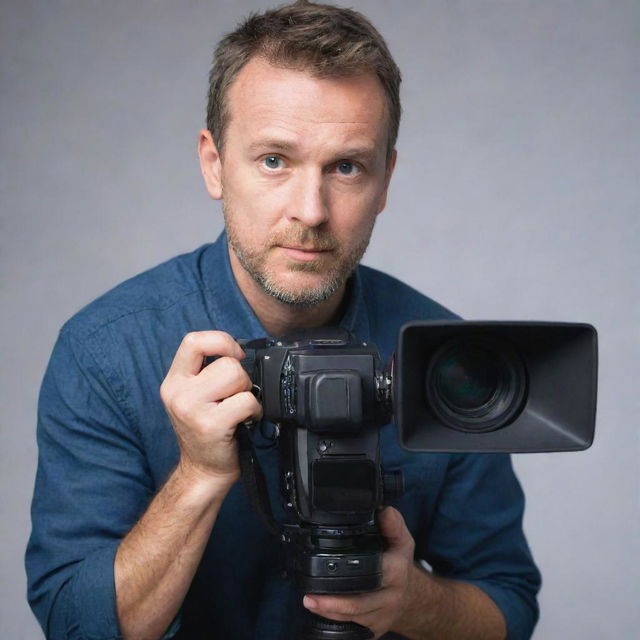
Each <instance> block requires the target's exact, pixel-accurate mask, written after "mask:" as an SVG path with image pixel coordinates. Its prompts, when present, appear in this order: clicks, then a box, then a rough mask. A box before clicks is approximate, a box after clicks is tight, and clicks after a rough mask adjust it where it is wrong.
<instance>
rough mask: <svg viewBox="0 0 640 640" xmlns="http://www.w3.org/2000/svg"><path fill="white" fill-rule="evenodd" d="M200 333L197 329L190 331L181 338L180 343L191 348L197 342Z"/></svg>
mask: <svg viewBox="0 0 640 640" xmlns="http://www.w3.org/2000/svg"><path fill="white" fill-rule="evenodd" d="M199 337H200V334H199V333H198V332H197V331H190V332H189V333H187V334H186V335H185V336H184V338H182V344H183V345H184V346H185V347H187V348H193V347H195V346H196V344H198V342H199Z"/></svg>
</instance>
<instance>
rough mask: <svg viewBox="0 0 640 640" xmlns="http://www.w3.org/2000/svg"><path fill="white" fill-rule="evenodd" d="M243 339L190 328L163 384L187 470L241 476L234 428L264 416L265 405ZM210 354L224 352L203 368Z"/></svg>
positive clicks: (162, 393) (219, 477)
mask: <svg viewBox="0 0 640 640" xmlns="http://www.w3.org/2000/svg"><path fill="white" fill-rule="evenodd" d="M244 355H245V354H244V352H243V350H242V348H241V347H240V345H239V344H238V343H237V342H236V341H235V340H234V339H233V338H232V337H231V336H230V335H229V334H227V333H223V332H221V331H199V332H193V333H188V334H187V335H186V336H185V337H184V339H183V340H182V343H181V344H180V347H179V348H178V351H177V352H176V355H175V357H174V359H173V363H172V364H171V368H170V369H169V372H168V373H167V376H166V378H165V379H164V381H163V383H162V385H161V387H160V396H161V398H162V401H163V403H164V406H165V408H166V410H167V413H168V414H169V417H170V418H171V422H172V424H173V428H174V430H175V433H176V437H177V439H178V445H179V447H180V463H179V465H180V467H182V470H183V471H185V472H187V473H195V474H197V475H202V474H204V476H205V477H212V478H216V479H217V480H222V481H223V482H224V483H227V482H228V484H229V486H231V484H233V483H234V482H235V481H236V480H237V479H238V478H239V476H240V467H239V463H238V451H237V443H236V439H235V431H236V427H237V425H238V424H240V423H242V422H244V421H245V420H248V419H255V420H257V419H259V418H260V417H261V416H262V407H261V405H260V403H259V402H258V400H257V399H256V398H255V396H254V395H253V394H252V393H251V379H250V378H249V376H248V374H247V373H246V371H245V370H244V369H243V368H242V365H241V364H240V360H241V359H242V358H244ZM206 356H219V357H218V358H217V359H216V360H214V361H213V362H212V363H210V364H209V365H207V366H206V367H204V368H202V364H203V362H204V358H205V357H206Z"/></svg>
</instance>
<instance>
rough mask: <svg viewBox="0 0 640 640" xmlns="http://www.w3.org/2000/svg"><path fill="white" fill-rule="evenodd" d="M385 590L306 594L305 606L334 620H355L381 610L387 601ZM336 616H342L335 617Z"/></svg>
mask: <svg viewBox="0 0 640 640" xmlns="http://www.w3.org/2000/svg"><path fill="white" fill-rule="evenodd" d="M383 591H384V590H379V591H372V592H371V593H365V594H359V595H354V596H339V597H336V596H319V595H315V594H314V595H312V596H305V597H304V599H303V601H302V602H303V604H304V606H305V607H306V608H307V609H309V610H311V611H313V612H314V613H316V614H318V615H321V616H327V617H331V618H332V619H334V620H339V619H342V620H353V619H355V618H359V617H361V616H371V615H374V614H375V613H376V612H377V611H380V610H381V609H382V608H383V606H384V604H385V602H386V595H387V594H384V593H383ZM334 616H340V617H339V618H338V617H334Z"/></svg>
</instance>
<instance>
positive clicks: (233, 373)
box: [216, 356, 249, 380]
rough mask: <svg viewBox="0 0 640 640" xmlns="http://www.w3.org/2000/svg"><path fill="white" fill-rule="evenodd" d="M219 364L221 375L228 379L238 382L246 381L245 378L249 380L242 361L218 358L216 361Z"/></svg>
mask: <svg viewBox="0 0 640 640" xmlns="http://www.w3.org/2000/svg"><path fill="white" fill-rule="evenodd" d="M216 362H218V363H219V364H218V368H220V369H221V370H222V371H221V373H222V374H223V375H224V376H226V377H228V378H233V379H238V380H244V379H245V378H246V379H247V380H248V379H249V377H248V376H247V373H246V371H245V370H244V369H243V368H242V365H241V364H240V361H239V360H237V359H236V358H232V357H231V356H223V357H222V358H218V360H217V361H216Z"/></svg>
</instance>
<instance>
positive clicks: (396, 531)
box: [378, 507, 414, 551]
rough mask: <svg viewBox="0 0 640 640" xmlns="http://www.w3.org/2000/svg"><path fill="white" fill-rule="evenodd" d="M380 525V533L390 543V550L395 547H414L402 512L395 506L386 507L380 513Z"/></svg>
mask: <svg viewBox="0 0 640 640" xmlns="http://www.w3.org/2000/svg"><path fill="white" fill-rule="evenodd" d="M378 525H379V526H380V533H381V535H382V537H383V538H384V539H385V540H386V542H387V544H388V545H389V551H391V550H393V549H406V548H409V547H410V548H411V549H412V548H413V544H414V543H413V538H412V537H411V534H410V533H409V530H408V529H407V525H406V524H405V522H404V518H403V517H402V514H401V513H400V512H399V511H398V510H397V509H394V508H393V507H385V508H384V509H382V511H380V512H379V513H378Z"/></svg>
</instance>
